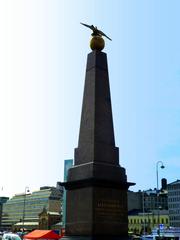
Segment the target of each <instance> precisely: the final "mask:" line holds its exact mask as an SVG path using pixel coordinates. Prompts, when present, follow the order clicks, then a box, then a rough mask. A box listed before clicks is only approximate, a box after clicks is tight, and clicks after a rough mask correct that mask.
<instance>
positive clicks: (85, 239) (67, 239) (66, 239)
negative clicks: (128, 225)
mask: <svg viewBox="0 0 180 240" xmlns="http://www.w3.org/2000/svg"><path fill="white" fill-rule="evenodd" d="M61 239H62V240H128V239H129V238H128V236H107V235H105V236H104V235H102V236H63V237H62V238H61Z"/></svg>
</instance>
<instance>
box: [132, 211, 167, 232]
mask: <svg viewBox="0 0 180 240" xmlns="http://www.w3.org/2000/svg"><path fill="white" fill-rule="evenodd" d="M158 224H163V226H164V227H165V228H166V227H169V214H168V211H167V210H160V211H159V212H158V211H156V210H155V211H152V212H148V213H147V212H144V213H142V212H138V211H134V212H133V211H132V212H131V213H129V215H128V230H129V232H132V233H134V234H142V233H148V234H150V233H151V231H152V229H153V228H155V227H157V226H158Z"/></svg>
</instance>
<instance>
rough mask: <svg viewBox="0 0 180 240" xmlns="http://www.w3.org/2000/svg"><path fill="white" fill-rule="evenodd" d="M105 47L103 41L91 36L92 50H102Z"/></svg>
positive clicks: (98, 37)
mask: <svg viewBox="0 0 180 240" xmlns="http://www.w3.org/2000/svg"><path fill="white" fill-rule="evenodd" d="M104 46H105V42H104V39H103V38H102V37H101V36H93V37H92V38H91V41H90V48H91V49H92V50H99V51H101V50H103V48H104Z"/></svg>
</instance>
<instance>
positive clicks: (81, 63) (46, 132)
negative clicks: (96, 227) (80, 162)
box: [0, 0, 180, 196]
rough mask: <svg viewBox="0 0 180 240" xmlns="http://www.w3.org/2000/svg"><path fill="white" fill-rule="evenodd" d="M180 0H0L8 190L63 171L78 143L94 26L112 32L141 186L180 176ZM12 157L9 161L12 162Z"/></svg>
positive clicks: (119, 129) (130, 162)
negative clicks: (161, 164) (90, 27)
mask: <svg viewBox="0 0 180 240" xmlns="http://www.w3.org/2000/svg"><path fill="white" fill-rule="evenodd" d="M179 9H180V2H179V0H172V1H168V0H159V1H157V0H111V1H106V0H104V1H102V0H98V1H97V0H91V1H87V0H86V1H85V0H76V1H73V0H71V1H70V0H16V1H15V0H6V1H5V0H0V29H1V38H0V109H1V118H0V159H1V174H0V186H1V185H2V186H3V189H4V190H3V192H1V194H3V195H9V196H11V195H13V194H14V193H19V192H23V191H24V189H25V187H26V186H29V188H30V189H31V190H32V191H33V190H36V189H38V188H39V187H40V186H42V185H55V184H56V182H57V181H62V180H63V164H64V159H69V158H73V154H74V148H75V147H76V146H77V142H78V133H79V124H80V114H81V105H82V95H83V87H84V76H85V67H86V60H87V54H88V53H89V52H90V49H89V39H90V31H89V30H88V29H86V28H84V27H83V26H81V25H80V22H85V23H88V24H94V25H97V26H98V27H99V28H100V29H102V30H103V31H104V32H105V33H106V34H107V35H108V36H110V37H111V38H112V42H111V41H108V40H106V47H105V49H104V51H105V52H106V53H107V55H108V65H109V77H110V85H111V97H112V107H113V117H114V129H115V137H116V145H117V146H118V147H119V148H120V164H121V165H122V166H123V167H125V168H126V172H127V176H128V180H129V181H132V182H136V186H135V187H132V188H131V190H138V189H142V190H143V189H147V188H154V187H156V162H157V161H163V162H164V164H165V166H166V168H165V169H164V170H159V178H161V177H166V178H167V179H168V182H171V181H174V180H176V179H178V178H180V173H179V169H180V161H179V159H180V141H179V140H180V104H179V103H180V94H179V92H180V91H179V90H180V33H179V22H180V15H179ZM2 166H3V167H2Z"/></svg>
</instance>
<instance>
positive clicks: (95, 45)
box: [81, 23, 112, 51]
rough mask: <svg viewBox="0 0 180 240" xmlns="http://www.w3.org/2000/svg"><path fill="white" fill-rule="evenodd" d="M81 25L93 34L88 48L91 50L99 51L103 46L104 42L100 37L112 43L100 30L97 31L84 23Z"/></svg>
mask: <svg viewBox="0 0 180 240" xmlns="http://www.w3.org/2000/svg"><path fill="white" fill-rule="evenodd" d="M81 24H82V25H84V26H85V27H88V28H90V29H91V30H92V31H93V33H92V34H91V36H92V39H91V41H90V48H91V49H92V50H99V51H101V50H102V49H103V48H104V46H105V42H104V39H103V38H102V36H104V37H106V38H108V39H109V40H111V41H112V39H111V38H109V37H108V36H107V35H106V34H105V33H103V32H102V31H101V30H99V29H98V28H97V27H94V26H93V25H88V24H85V23H81Z"/></svg>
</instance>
